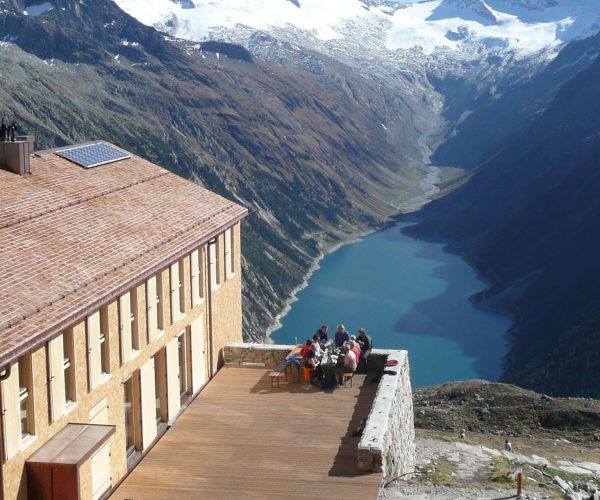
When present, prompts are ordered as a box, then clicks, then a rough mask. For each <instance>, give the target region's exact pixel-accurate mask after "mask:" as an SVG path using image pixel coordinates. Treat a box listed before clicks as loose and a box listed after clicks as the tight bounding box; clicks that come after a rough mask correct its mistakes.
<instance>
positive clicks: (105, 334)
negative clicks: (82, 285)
mask: <svg viewBox="0 0 600 500" xmlns="http://www.w3.org/2000/svg"><path fill="white" fill-rule="evenodd" d="M100 371H101V372H102V375H104V376H106V375H109V374H110V333H109V330H108V306H102V307H101V308H100Z"/></svg>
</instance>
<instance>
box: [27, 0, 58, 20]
mask: <svg viewBox="0 0 600 500" xmlns="http://www.w3.org/2000/svg"><path fill="white" fill-rule="evenodd" d="M52 9H54V5H52V4H51V3H50V2H44V3H41V4H39V5H30V6H29V7H27V8H26V9H25V10H24V11H23V14H24V15H26V16H31V17H39V16H42V15H44V14H45V13H46V12H50V11H51V10H52Z"/></svg>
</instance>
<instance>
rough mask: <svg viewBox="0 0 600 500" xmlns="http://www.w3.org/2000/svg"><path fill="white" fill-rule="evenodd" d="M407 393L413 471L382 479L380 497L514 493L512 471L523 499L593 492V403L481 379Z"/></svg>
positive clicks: (599, 480)
mask: <svg viewBox="0 0 600 500" xmlns="http://www.w3.org/2000/svg"><path fill="white" fill-rule="evenodd" d="M413 397H414V408H415V426H416V428H417V429H416V435H417V439H416V448H417V465H416V474H414V475H413V476H412V477H410V478H409V479H408V480H407V479H406V478H400V479H399V480H397V481H393V482H391V483H389V484H387V485H386V486H385V487H384V489H383V491H382V493H381V495H380V497H379V498H380V499H381V500H394V499H398V500H400V499H402V500H409V499H414V500H425V499H427V500H447V499H449V498H460V499H465V500H488V499H489V500H492V499H494V500H498V499H503V498H514V497H515V493H516V492H517V474H518V473H521V474H522V476H523V496H522V498H523V499H529V500H542V499H569V500H588V499H590V500H595V499H596V498H598V496H600V431H599V427H598V426H599V424H600V401H597V400H591V399H576V398H568V399H558V398H551V397H549V396H547V395H543V394H539V393H535V392H532V391H526V390H523V389H520V388H518V387H515V386H512V385H506V384H491V383H489V382H485V381H482V380H471V381H467V382H454V383H448V384H443V385H440V386H435V387H426V388H421V389H417V390H416V391H415V392H414V393H413ZM461 430H464V435H462V436H463V437H462V438H461V437H460V436H461V434H460V431H461ZM506 441H508V442H509V443H510V445H509V446H508V447H507V446H506ZM507 448H508V449H507ZM594 495H596V496H594Z"/></svg>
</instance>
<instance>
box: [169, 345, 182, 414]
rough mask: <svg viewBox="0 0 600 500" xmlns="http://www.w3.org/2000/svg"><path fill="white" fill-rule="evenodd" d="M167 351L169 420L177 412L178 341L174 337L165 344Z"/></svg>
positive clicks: (178, 406)
mask: <svg viewBox="0 0 600 500" xmlns="http://www.w3.org/2000/svg"><path fill="white" fill-rule="evenodd" d="M166 353H167V356H166V357H167V410H168V411H167V413H168V416H169V422H170V421H172V420H174V419H175V417H176V416H177V414H178V413H179V408H180V407H181V400H180V398H179V343H178V340H177V338H174V339H173V340H171V342H169V343H168V344H167V346H166Z"/></svg>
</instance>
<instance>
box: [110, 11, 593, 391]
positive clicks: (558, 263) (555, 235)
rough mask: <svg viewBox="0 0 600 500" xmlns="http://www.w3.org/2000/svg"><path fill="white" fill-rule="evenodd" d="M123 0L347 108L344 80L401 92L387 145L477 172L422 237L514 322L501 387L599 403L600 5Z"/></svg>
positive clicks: (348, 88)
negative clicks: (455, 261)
mask: <svg viewBox="0 0 600 500" xmlns="http://www.w3.org/2000/svg"><path fill="white" fill-rule="evenodd" d="M117 1H118V3H119V5H121V6H122V7H123V8H124V9H125V10H126V11H128V12H130V13H131V14H132V15H134V16H135V17H137V18H138V19H140V20H141V21H142V22H144V23H145V24H147V25H152V26H158V27H160V28H161V29H164V30H166V31H168V32H170V33H171V34H173V35H177V36H181V37H183V38H186V39H190V40H194V41H196V42H201V41H202V40H206V39H208V38H210V39H216V40H221V41H223V42H227V43H235V44H238V45H241V46H243V47H245V48H246V49H247V50H248V52H249V53H251V54H252V56H253V57H254V58H255V60H262V61H269V62H270V63H273V64H275V65H277V66H278V67H281V68H288V69H292V70H294V71H302V72H304V73H305V74H311V75H314V76H317V77H318V78H326V79H329V80H333V81H335V82H337V84H338V85H341V86H342V87H343V88H344V90H345V92H346V94H347V95H348V96H353V97H356V96H357V95H358V94H357V92H356V90H355V89H354V88H353V86H352V85H348V84H347V80H346V76H342V75H348V74H352V75H357V74H358V75H361V78H363V79H364V80H365V81H368V82H373V83H374V84H375V85H377V86H378V87H379V88H381V89H385V93H386V95H387V96H390V97H391V96H394V97H393V101H388V100H386V101H385V105H384V108H386V109H387V105H388V102H394V103H395V104H396V108H395V109H397V110H400V112H401V113H402V115H403V120H399V121H397V122H396V124H395V125H392V126H390V123H389V118H391V117H392V116H393V113H390V114H389V115H387V116H386V117H385V119H383V118H384V117H382V120H381V126H382V128H384V129H385V130H386V133H387V134H388V136H389V137H390V138H391V140H393V141H394V140H395V141H402V142H403V143H404V144H409V143H410V142H411V141H410V131H411V130H412V131H413V132H416V134H417V136H416V137H415V139H416V143H413V144H416V146H418V147H417V148H416V149H417V150H420V151H423V152H424V156H425V159H427V158H428V153H430V152H432V153H433V155H432V156H431V159H432V161H433V162H434V163H435V164H439V165H447V166H459V167H462V168H464V169H470V170H471V172H470V173H469V175H468V176H467V177H466V178H464V179H462V180H461V181H460V183H456V184H455V185H452V186H449V188H450V189H454V188H456V187H457V186H458V185H462V187H460V189H457V190H456V191H454V192H453V193H451V194H450V195H449V196H447V197H446V198H444V199H443V200H441V201H440V202H438V203H437V204H435V206H432V207H431V208H430V209H428V210H426V211H425V213H424V217H425V221H424V222H423V223H422V224H421V225H420V226H417V227H416V228H415V230H414V231H415V232H416V233H418V234H420V235H426V236H428V237H437V238H445V239H448V240H450V241H451V242H452V244H451V248H452V249H453V250H454V251H456V252H459V253H461V254H463V255H466V256H467V257H468V258H469V259H470V261H471V262H472V263H474V264H475V265H476V266H477V268H478V269H479V270H480V271H481V272H482V274H483V275H484V276H485V277H487V278H488V279H489V280H490V281H491V282H492V283H493V284H494V288H493V289H492V290H490V291H489V293H487V294H485V295H484V296H482V297H480V298H481V299H485V304H486V305H489V306H494V307H503V308H508V309H509V310H510V311H512V312H513V313H514V314H515V316H516V318H517V325H516V327H515V328H514V329H513V331H512V333H511V351H510V354H509V356H508V357H507V360H506V367H505V368H506V370H505V379H506V380H509V381H514V382H517V383H520V384H524V385H526V386H527V387H534V388H537V389H539V390H544V391H546V392H549V393H552V394H581V395H594V396H600V393H599V392H598V391H599V390H600V386H599V385H598V383H597V381H595V376H594V366H597V364H598V361H599V359H598V357H597V354H595V353H597V352H599V351H598V350H597V349H595V347H596V344H597V338H598V334H597V333H596V326H595V323H596V321H595V319H594V318H595V317H596V311H597V310H598V309H599V308H600V306H599V304H600V301H598V296H597V294H596V293H595V291H594V284H595V282H596V279H597V278H598V277H600V276H596V274H597V273H596V271H595V269H596V268H597V266H596V265H595V257H594V256H595V255H596V253H597V250H598V249H597V245H596V239H597V238H595V237H594V235H595V234H596V225H597V223H596V221H595V215H594V214H596V213H597V207H596V201H595V197H594V196H593V195H592V194H591V193H592V192H593V190H594V186H595V178H596V173H595V170H594V166H593V165H594V162H595V155H596V154H597V152H596V142H597V141H596V135H597V132H598V129H597V126H596V122H597V119H596V117H595V114H594V113H595V108H596V107H597V104H598V102H600V101H599V100H598V99H599V97H600V96H597V95H596V87H595V86H594V83H595V80H596V77H595V75H596V72H597V63H594V61H595V60H596V57H597V56H598V54H600V37H599V36H598V35H597V33H598V27H599V19H600V8H599V6H598V4H597V2H595V1H593V0H581V1H574V0H431V1H426V2H420V3H415V4H409V5H405V4H399V3H393V2H381V1H368V0H365V1H360V0H343V1H342V0H332V1H331V2H326V3H325V2H315V1H312V0H299V1H297V2H289V1H287V0H281V1H270V2H267V1H266V0H235V1H232V2H227V4H222V3H215V2H210V1H208V0H194V1H192V2H185V4H184V3H182V2H176V1H171V0H153V1H152V2H151V4H150V5H148V4H147V3H146V2H141V1H140V0H117ZM346 71H348V72H349V73H346ZM363 102H368V100H363ZM405 151H406V152H407V153H408V154H409V155H410V156H411V157H412V158H415V156H416V154H417V152H416V151H415V150H414V149H413V150H405ZM579 179H585V180H586V181H585V183H586V184H585V186H583V185H581V184H580V183H579V182H578V181H579ZM590 318H591V319H590ZM549 339H552V341H550V342H549V341H548V340H549Z"/></svg>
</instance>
